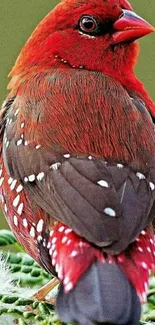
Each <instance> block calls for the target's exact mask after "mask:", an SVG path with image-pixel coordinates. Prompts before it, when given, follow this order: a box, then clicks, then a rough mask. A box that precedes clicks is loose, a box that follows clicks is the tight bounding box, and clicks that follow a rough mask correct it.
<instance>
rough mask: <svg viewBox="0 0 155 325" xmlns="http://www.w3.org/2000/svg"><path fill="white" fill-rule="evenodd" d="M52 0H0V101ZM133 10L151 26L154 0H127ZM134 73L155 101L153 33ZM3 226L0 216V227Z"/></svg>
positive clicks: (145, 41) (154, 19) (154, 18)
mask: <svg viewBox="0 0 155 325" xmlns="http://www.w3.org/2000/svg"><path fill="white" fill-rule="evenodd" d="M58 2H59V1H56V0H13V1H12V0H0V104H1V103H2V101H3V100H4V99H5V96H6V94H7V90H6V87H7V83H8V79H7V75H8V73H9V71H10V69H11V67H12V66H13V64H14V62H15V59H16V57H17V55H18V53H19V52H20V49H21V48H22V47H23V45H24V43H25V42H26V40H27V38H28V37H29V36H30V34H31V32H32V31H33V29H34V28H35V26H36V25H37V24H38V23H39V21H40V20H41V19H42V18H43V17H44V16H45V15H46V14H47V13H48V12H49V11H50V10H51V9H52V8H53V7H54V6H55V5H56V3H58ZM130 2H131V4H132V5H133V7H134V9H135V11H136V12H137V13H138V14H139V15H141V16H142V17H144V18H145V19H146V20H147V21H149V22H150V23H151V24H153V25H154V26H155V0H131V1H130ZM140 44H141V54H140V57H139V61H138V65H137V68H136V73H137V76H138V77H139V78H140V79H141V80H142V82H144V84H145V87H146V89H147V90H148V91H149V93H150V94H151V96H152V98H153V99H154V100H155V89H154V85H155V34H154V35H153V34H152V35H149V36H147V37H144V38H143V39H141V40H140ZM3 227H6V223H5V220H4V217H3V216H0V228H3Z"/></svg>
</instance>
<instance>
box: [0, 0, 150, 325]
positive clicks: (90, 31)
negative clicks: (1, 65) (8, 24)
mask: <svg viewBox="0 0 155 325" xmlns="http://www.w3.org/2000/svg"><path fill="white" fill-rule="evenodd" d="M152 31H153V28H152V26H150V25H149V24H148V23H147V22H145V21H144V20H142V19H141V18H140V17H138V16H137V15H135V14H134V13H133V11H132V8H131V6H130V4H129V3H128V2H127V1H117V2H116V1H113V0H109V1H108V0H107V1H101V0H96V1H91V0H89V1H86V0H81V1H75V0H68V1H67V0H65V1H62V3H60V4H59V5H58V6H57V7H56V8H55V9H54V10H53V11H52V12H51V13H49V15H48V16H47V17H45V19H44V20H43V21H42V22H41V23H40V24H39V26H38V27H37V28H36V30H35V31H34V32H33V34H32V36H31V37H30V39H29V40H28V42H27V44H26V45H25V46H24V48H23V50H22V51H21V54H20V56H19V58H18V59H17V62H16V64H15V66H14V68H13V70H12V72H11V74H10V76H11V77H12V79H11V82H10V84H9V88H10V89H11V91H10V94H9V96H8V98H7V100H6V102H5V103H4V104H3V107H2V110H1V171H0V173H1V175H0V176H1V178H0V191H1V202H2V207H3V210H4V213H5V215H6V218H7V220H8V223H9V225H10V227H11V229H12V230H13V232H14V233H15V235H16V237H17V239H18V240H19V242H20V243H21V244H22V245H23V246H24V248H25V249H26V250H27V251H28V252H29V254H30V255H31V256H32V257H33V258H35V259H36V261H37V262H38V263H40V264H41V265H42V266H43V267H45V268H46V269H47V270H48V271H49V272H51V273H53V274H56V275H57V276H58V278H59V279H60V281H61V282H62V286H61V290H60V293H59V295H58V303H57V305H58V307H57V308H58V313H59V314H60V316H61V317H62V319H64V321H70V320H73V321H78V322H81V323H82V324H84V325H85V324H97V322H100V323H104V322H110V323H116V324H129V323H130V324H133V325H134V324H136V323H137V322H138V319H139V313H140V311H139V310H140V309H139V305H138V304H139V302H138V298H137V294H138V296H139V297H140V300H141V302H144V301H145V300H146V293H147V288H148V280H149V275H150V271H151V270H153V269H154V265H155V260H154V259H155V256H154V238H153V230H152V224H151V222H152V220H153V218H154V214H155V203H154V200H155V167H154V166H155V135H154V126H153V121H152V119H154V116H155V106H154V103H153V102H152V100H151V99H150V97H149V95H148V93H147V92H146V91H145V89H144V88H143V85H142V84H141V83H140V81H139V80H138V79H136V77H135V75H134V72H133V68H134V65H135V63H136V60H137V55H138V47H137V43H136V42H135V41H134V40H135V39H137V38H139V37H142V36H144V35H146V34H149V33H150V32H152ZM120 270H121V271H120ZM94 274H96V276H95V278H94ZM124 274H125V276H124ZM110 277H111V278H110ZM96 278H98V283H99V286H96V285H95V284H94V286H93V287H92V293H89V296H90V297H91V295H92V305H91V303H90V305H89V308H90V313H89V314H90V315H89V317H88V316H86V314H85V308H86V306H85V302H83V301H82V298H81V305H80V307H79V315H83V316H77V315H76V312H77V311H75V309H74V300H76V299H79V301H80V294H81V287H83V286H85V285H86V286H87V284H88V287H89V285H90V281H91V282H92V281H95V279H96ZM109 278H110V279H111V280H109ZM106 279H107V281H106ZM114 279H117V280H116V281H117V282H118V284H119V285H118V288H117V290H116V292H115V293H114V292H113V285H112V283H113V280H114ZM127 279H128V280H127ZM107 284H108V285H109V287H108V288H107V287H106V286H107ZM90 287H91V285H90ZM123 288H124V289H123ZM103 289H105V291H106V294H105V295H104V294H103V293H102V294H101V292H102V291H103ZM135 289H136V291H135ZM78 290H79V291H78ZM122 292H123V294H124V293H125V294H126V296H125V299H130V300H131V309H130V311H129V312H128V311H127V310H126V308H127V307H126V306H124V305H123V306H124V307H122V310H123V311H122V314H121V318H122V322H121V321H120V320H119V319H120V315H119V317H118V316H117V315H116V314H117V309H118V311H119V308H118V306H115V304H116V303H117V302H116V300H117V299H114V296H115V294H116V296H118V297H119V296H121V294H122ZM136 292H137V294H136ZM82 294H83V297H85V299H86V301H87V292H85V291H84V292H83V293H82ZM100 295H101V297H100ZM110 295H111V296H110ZM94 297H95V298H94ZM97 297H100V301H99V304H97V307H96V308H97V309H96V310H95V311H93V299H97ZM105 297H109V298H108V299H109V301H111V304H109V302H108V303H105V302H104V298H105ZM122 297H123V296H122ZM127 297H128V298H127ZM67 299H70V300H67ZM98 299H99V298H98ZM120 299H121V298H120ZM122 299H123V298H122ZM114 300H115V301H114ZM66 301H68V302H66ZM69 301H70V302H69ZM72 301H73V302H72ZM118 301H119V298H118ZM119 302H120V301H119ZM123 303H124V302H122V304H123ZM66 304H68V308H67V309H66ZM113 306H114V307H113ZM135 306H136V307H135ZM107 308H109V309H107ZM111 308H113V310H112V309H111ZM134 308H137V309H136V310H137V311H135V309H134ZM60 310H61V311H60ZM107 310H108V311H107ZM120 313H121V311H120ZM124 314H125V315H126V319H125V320H123V316H122V315H124ZM133 314H134V315H135V316H133ZM94 315H98V316H94ZM109 315H111V316H109ZM109 317H111V318H109ZM88 318H89V319H88Z"/></svg>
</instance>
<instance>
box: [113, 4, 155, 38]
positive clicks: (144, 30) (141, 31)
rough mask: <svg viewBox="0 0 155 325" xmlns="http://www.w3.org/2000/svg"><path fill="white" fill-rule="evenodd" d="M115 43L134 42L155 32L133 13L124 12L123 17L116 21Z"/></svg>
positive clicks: (114, 26)
mask: <svg viewBox="0 0 155 325" xmlns="http://www.w3.org/2000/svg"><path fill="white" fill-rule="evenodd" d="M113 28H114V33H113V43H114V44H117V43H122V42H126V41H134V40H136V39H137V38H140V37H143V36H145V35H147V34H150V33H152V32H154V31H155V29H154V27H152V26H151V25H150V24H149V23H148V22H147V21H145V20H144V19H143V18H141V17H140V16H138V15H136V14H135V13H134V12H133V11H130V10H123V12H122V15H121V16H120V17H119V19H118V20H116V21H115V23H114V25H113Z"/></svg>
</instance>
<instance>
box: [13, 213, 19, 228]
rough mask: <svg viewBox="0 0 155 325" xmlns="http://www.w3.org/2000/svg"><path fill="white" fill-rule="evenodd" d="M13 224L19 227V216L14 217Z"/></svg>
mask: <svg viewBox="0 0 155 325" xmlns="http://www.w3.org/2000/svg"><path fill="white" fill-rule="evenodd" d="M13 223H14V225H15V226H16V227H17V226H18V218H17V216H14V217H13Z"/></svg>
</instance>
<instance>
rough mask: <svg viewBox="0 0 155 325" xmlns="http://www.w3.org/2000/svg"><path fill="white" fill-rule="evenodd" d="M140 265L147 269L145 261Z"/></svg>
mask: <svg viewBox="0 0 155 325" xmlns="http://www.w3.org/2000/svg"><path fill="white" fill-rule="evenodd" d="M141 266H142V267H143V269H145V270H147V269H148V267H147V264H146V263H145V262H142V263H141Z"/></svg>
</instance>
